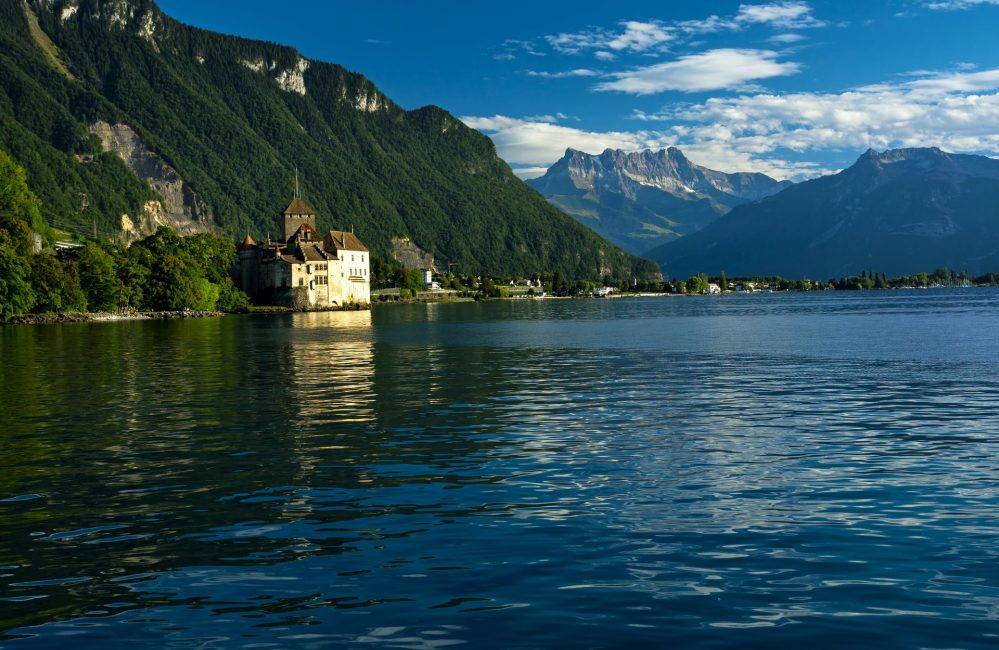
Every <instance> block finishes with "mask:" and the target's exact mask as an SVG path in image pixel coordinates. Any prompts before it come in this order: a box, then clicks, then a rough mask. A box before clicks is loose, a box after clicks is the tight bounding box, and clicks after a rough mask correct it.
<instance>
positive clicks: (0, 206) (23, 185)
mask: <svg viewBox="0 0 999 650" xmlns="http://www.w3.org/2000/svg"><path fill="white" fill-rule="evenodd" d="M12 217H13V218H16V219H18V220H21V221H23V222H24V225H25V226H27V227H28V230H27V233H28V234H27V238H26V239H23V240H21V239H19V242H18V244H16V245H15V249H16V250H18V251H20V252H21V253H22V254H23V255H27V254H28V253H30V251H31V230H34V231H35V232H37V233H39V234H41V235H42V236H43V237H44V238H46V239H48V240H49V241H52V240H54V236H53V233H52V229H51V228H49V226H48V224H47V223H45V219H43V218H42V212H41V203H40V202H39V201H38V198H37V197H36V196H35V195H34V193H33V192H32V191H31V190H30V189H29V188H28V182H27V177H26V175H25V173H24V168H23V167H21V166H20V165H18V164H17V163H15V162H14V160H13V159H12V158H11V157H10V156H8V155H7V153H6V152H4V151H0V219H2V220H4V221H6V220H8V219H10V218H12ZM7 229H8V227H7V224H6V223H0V230H7ZM23 232H24V231H23V230H21V233H22V234H23ZM0 243H2V239H0ZM21 246H26V247H27V248H25V249H22V248H21Z"/></svg>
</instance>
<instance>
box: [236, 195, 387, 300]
mask: <svg viewBox="0 0 999 650" xmlns="http://www.w3.org/2000/svg"><path fill="white" fill-rule="evenodd" d="M281 225H282V228H281V240H280V241H277V242H271V241H268V242H266V243H260V244H258V243H257V242H256V241H254V240H253V238H252V237H250V236H249V235H247V236H246V239H244V240H243V241H242V242H241V243H240V244H239V245H238V246H237V247H236V264H235V265H234V267H233V279H234V281H235V282H236V285H237V286H238V287H239V288H240V289H242V290H243V291H245V292H246V293H247V294H248V295H249V296H250V298H251V300H253V301H254V302H255V303H257V304H267V305H285V306H289V307H295V308H298V309H321V308H325V307H343V306H345V305H351V304H355V305H367V304H369V303H370V302H371V278H370V268H371V254H370V253H369V252H368V249H367V247H365V245H364V244H363V243H361V240H360V239H358V238H357V236H356V235H355V234H354V233H353V231H351V232H347V231H343V230H330V231H329V232H327V233H326V234H320V233H319V232H318V231H317V230H316V213H315V211H314V210H313V209H312V208H310V207H309V206H308V204H306V203H305V201H303V200H302V199H300V198H298V197H295V198H294V199H293V200H292V202H291V203H290V204H288V207H287V208H285V210H284V212H283V213H282V224H281Z"/></svg>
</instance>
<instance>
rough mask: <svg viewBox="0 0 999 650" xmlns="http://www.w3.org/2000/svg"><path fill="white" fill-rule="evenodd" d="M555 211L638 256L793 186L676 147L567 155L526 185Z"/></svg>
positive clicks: (572, 152)
mask: <svg viewBox="0 0 999 650" xmlns="http://www.w3.org/2000/svg"><path fill="white" fill-rule="evenodd" d="M527 184H528V185H530V186H531V187H533V188H534V189H536V190H538V191H539V192H541V194H543V195H544V196H545V197H547V199H548V200H549V201H550V202H551V203H552V204H553V205H555V206H558V207H559V208H560V209H561V210H563V211H565V212H567V213H568V214H570V215H572V216H573V217H575V218H576V219H577V220H578V221H579V222H580V223H582V224H585V225H587V226H589V227H590V228H592V229H593V230H594V231H596V232H598V233H599V234H601V235H602V236H604V237H606V238H607V239H609V240H610V241H612V242H614V243H615V244H617V245H618V246H620V247H621V248H623V249H624V250H626V251H629V252H631V253H635V254H636V255H643V254H644V253H645V252H646V251H648V250H650V249H652V248H655V247H657V246H659V245H661V244H664V243H666V242H668V241H672V240H674V239H676V238H678V237H682V236H684V235H688V234H690V233H693V232H697V231H698V230H700V229H701V228H703V227H704V226H706V225H708V224H709V223H711V222H712V221H714V220H715V219H717V218H718V217H720V216H721V215H723V214H725V213H726V212H728V211H729V210H731V209H732V208H733V207H735V206H737V205H741V204H743V203H748V202H750V201H755V200H757V199H760V198H764V197H767V196H770V195H772V194H776V193H777V192H780V191H781V190H783V189H784V188H786V187H789V186H790V185H791V183H790V182H789V181H777V180H774V179H773V178H770V177H769V176H766V175H765V174H758V173H745V172H743V173H734V174H728V173H725V172H719V171H715V170H713V169H708V168H707V167H701V166H700V165H697V164H694V163H693V162H691V161H690V160H689V159H688V158H687V157H686V156H684V155H683V152H681V151H680V150H679V149H677V148H676V147H670V148H668V149H661V150H659V151H651V150H646V151H632V152H625V151H621V150H614V149H607V150H606V151H604V152H603V153H601V154H600V155H592V154H588V153H584V152H582V151H576V150H575V149H567V150H566V152H565V155H564V156H563V157H562V158H561V159H560V160H559V161H558V162H556V163H555V164H554V165H552V166H551V168H550V169H549V170H548V171H547V172H546V173H545V174H544V176H541V177H539V178H535V179H531V180H529V181H527Z"/></svg>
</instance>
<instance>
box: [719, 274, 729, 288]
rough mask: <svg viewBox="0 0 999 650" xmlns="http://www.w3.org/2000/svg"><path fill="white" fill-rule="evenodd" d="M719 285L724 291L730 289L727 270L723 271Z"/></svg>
mask: <svg viewBox="0 0 999 650" xmlns="http://www.w3.org/2000/svg"><path fill="white" fill-rule="evenodd" d="M718 286H719V287H721V290H722V291H728V279H727V278H726V277H725V271H722V272H721V276H720V277H719V278H718Z"/></svg>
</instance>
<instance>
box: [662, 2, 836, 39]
mask: <svg viewBox="0 0 999 650" xmlns="http://www.w3.org/2000/svg"><path fill="white" fill-rule="evenodd" d="M750 25H766V26H769V27H771V28H773V29H779V30H793V29H811V28H816V27H825V26H826V22H825V21H822V20H819V19H817V18H815V17H814V16H812V7H811V6H810V5H809V4H808V3H807V2H770V3H766V4H759V5H740V6H739V11H738V12H737V13H736V14H735V15H734V16H730V17H725V18H723V17H721V16H708V17H707V18H703V19H701V20H684V21H680V22H677V23H675V26H676V27H677V29H679V30H680V31H682V32H685V33H687V34H712V33H714V32H722V31H731V32H734V31H739V30H742V29H745V28H746V27H749V26H750Z"/></svg>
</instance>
